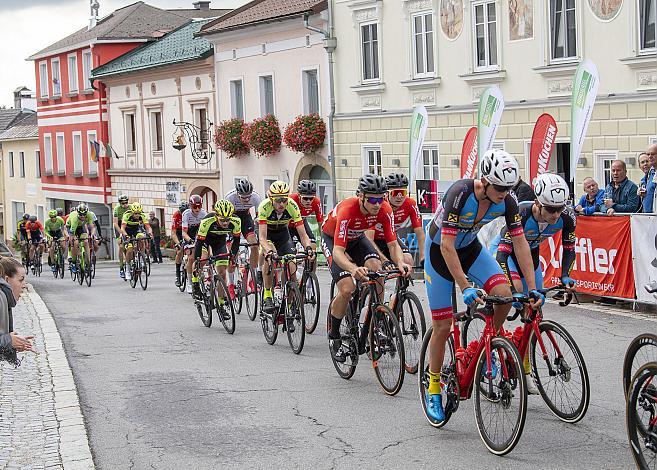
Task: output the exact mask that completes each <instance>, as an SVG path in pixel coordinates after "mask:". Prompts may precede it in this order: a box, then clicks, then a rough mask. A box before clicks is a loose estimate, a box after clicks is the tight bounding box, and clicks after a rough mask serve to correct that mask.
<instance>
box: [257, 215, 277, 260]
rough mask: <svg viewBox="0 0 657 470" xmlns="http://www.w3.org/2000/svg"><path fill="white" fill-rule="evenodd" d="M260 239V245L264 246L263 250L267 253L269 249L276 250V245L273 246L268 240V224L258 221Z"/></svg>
mask: <svg viewBox="0 0 657 470" xmlns="http://www.w3.org/2000/svg"><path fill="white" fill-rule="evenodd" d="M258 241H259V243H260V247H261V248H262V251H263V252H264V253H265V254H267V253H268V252H269V251H275V249H276V247H274V246H273V244H272V243H271V242H270V241H269V240H267V224H266V223H264V224H263V223H260V222H259V223H258Z"/></svg>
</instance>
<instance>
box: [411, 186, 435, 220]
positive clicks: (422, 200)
mask: <svg viewBox="0 0 657 470" xmlns="http://www.w3.org/2000/svg"><path fill="white" fill-rule="evenodd" d="M415 188H416V189H415V200H416V201H417V206H418V209H420V213H421V214H433V213H434V212H436V210H437V209H438V204H439V203H440V194H439V192H438V181H435V180H417V181H416V182H415Z"/></svg>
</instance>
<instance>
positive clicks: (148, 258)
mask: <svg viewBox="0 0 657 470" xmlns="http://www.w3.org/2000/svg"><path fill="white" fill-rule="evenodd" d="M146 249H148V247H146ZM144 268H145V269H144V271H146V276H150V275H151V255H150V254H149V253H146V254H145V255H144Z"/></svg>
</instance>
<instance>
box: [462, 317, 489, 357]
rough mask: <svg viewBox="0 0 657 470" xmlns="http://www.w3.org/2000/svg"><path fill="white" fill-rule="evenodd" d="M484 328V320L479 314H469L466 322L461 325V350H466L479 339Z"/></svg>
mask: <svg viewBox="0 0 657 470" xmlns="http://www.w3.org/2000/svg"><path fill="white" fill-rule="evenodd" d="M485 326H486V320H485V319H484V316H483V315H482V314H481V313H480V312H474V313H471V314H470V315H469V316H468V318H467V320H465V322H464V323H463V330H462V333H461V347H462V348H463V349H467V348H468V344H470V342H472V341H474V340H477V341H479V340H480V339H481V336H482V333H483V331H484V327H485Z"/></svg>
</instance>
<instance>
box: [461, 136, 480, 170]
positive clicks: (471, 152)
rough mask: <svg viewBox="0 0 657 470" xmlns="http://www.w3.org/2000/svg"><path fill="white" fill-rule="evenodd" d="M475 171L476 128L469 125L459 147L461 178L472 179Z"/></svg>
mask: <svg viewBox="0 0 657 470" xmlns="http://www.w3.org/2000/svg"><path fill="white" fill-rule="evenodd" d="M476 172H477V128H476V127H471V128H470V129H468V132H467V133H466V134H465V139H463V147H461V178H462V179H463V178H466V179H472V178H474V177H475V173H476Z"/></svg>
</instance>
